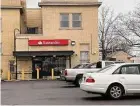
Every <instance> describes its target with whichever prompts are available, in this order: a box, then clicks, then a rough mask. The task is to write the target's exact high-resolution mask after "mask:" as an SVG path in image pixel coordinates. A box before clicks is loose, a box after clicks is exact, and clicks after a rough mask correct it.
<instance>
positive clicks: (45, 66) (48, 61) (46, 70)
mask: <svg viewBox="0 0 140 106" xmlns="http://www.w3.org/2000/svg"><path fill="white" fill-rule="evenodd" d="M36 68H39V69H40V78H42V77H43V76H51V70H52V69H54V75H55V76H59V75H60V72H61V70H63V69H65V68H66V57H65V56H64V57H56V56H55V57H53V56H52V57H35V58H33V74H32V76H33V78H36V74H37V73H36Z"/></svg>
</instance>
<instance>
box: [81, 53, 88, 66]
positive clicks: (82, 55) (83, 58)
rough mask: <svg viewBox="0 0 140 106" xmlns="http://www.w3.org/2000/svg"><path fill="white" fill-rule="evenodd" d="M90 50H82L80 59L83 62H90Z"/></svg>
mask: <svg viewBox="0 0 140 106" xmlns="http://www.w3.org/2000/svg"><path fill="white" fill-rule="evenodd" d="M88 57H89V52H88V51H81V52H80V59H81V63H87V62H89V59H88Z"/></svg>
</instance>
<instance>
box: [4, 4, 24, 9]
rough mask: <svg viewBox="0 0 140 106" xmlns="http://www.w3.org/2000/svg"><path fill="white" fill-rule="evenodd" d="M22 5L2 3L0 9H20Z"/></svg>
mask: <svg viewBox="0 0 140 106" xmlns="http://www.w3.org/2000/svg"><path fill="white" fill-rule="evenodd" d="M22 8H23V7H22V6H8V5H2V6H1V9H22Z"/></svg>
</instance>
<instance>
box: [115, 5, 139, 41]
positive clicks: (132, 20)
mask: <svg viewBox="0 0 140 106" xmlns="http://www.w3.org/2000/svg"><path fill="white" fill-rule="evenodd" d="M116 29H117V31H118V33H119V34H120V35H122V36H123V37H126V38H127V39H128V38H129V40H130V41H131V42H132V43H133V42H135V43H136V40H137V39H138V38H139V39H140V4H139V5H138V7H137V8H136V9H135V10H134V11H132V12H129V13H128V14H125V15H123V16H122V18H121V19H120V25H119V26H117V27H116ZM132 38H133V40H132ZM135 38H136V39H135Z"/></svg>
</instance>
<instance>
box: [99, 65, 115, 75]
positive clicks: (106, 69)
mask: <svg viewBox="0 0 140 106" xmlns="http://www.w3.org/2000/svg"><path fill="white" fill-rule="evenodd" d="M114 66H115V65H109V66H106V67H104V68H102V69H100V70H99V71H97V72H98V73H104V72H106V71H108V70H109V69H112V68H113V67H114Z"/></svg>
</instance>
